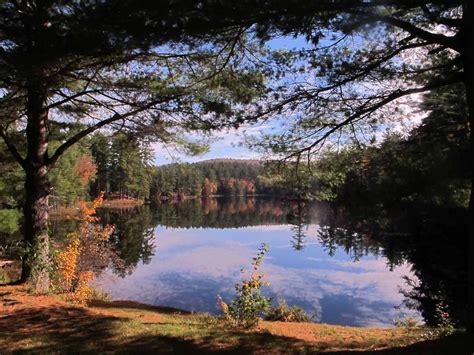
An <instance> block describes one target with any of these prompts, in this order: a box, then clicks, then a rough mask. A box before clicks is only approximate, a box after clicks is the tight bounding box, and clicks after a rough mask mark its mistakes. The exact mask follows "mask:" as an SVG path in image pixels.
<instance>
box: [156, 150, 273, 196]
mask: <svg viewBox="0 0 474 355" xmlns="http://www.w3.org/2000/svg"><path fill="white" fill-rule="evenodd" d="M276 193H279V191H276V187H274V186H272V185H271V184H269V183H268V182H267V179H265V177H264V166H263V163H262V162H261V161H259V160H250V159H247V160H239V159H212V160H206V161H202V162H198V163H192V164H189V163H184V164H169V165H164V166H160V167H157V168H156V170H155V174H154V176H153V179H152V183H151V193H150V195H151V197H152V199H155V200H166V199H183V198H185V197H189V196H213V195H227V196H243V195H255V194H276Z"/></svg>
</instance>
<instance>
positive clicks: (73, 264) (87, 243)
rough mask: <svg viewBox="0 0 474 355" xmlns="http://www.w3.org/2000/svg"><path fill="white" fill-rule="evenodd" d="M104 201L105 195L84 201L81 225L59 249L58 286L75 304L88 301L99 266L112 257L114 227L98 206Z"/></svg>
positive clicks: (80, 218) (80, 219) (57, 260)
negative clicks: (102, 218) (105, 222)
mask: <svg viewBox="0 0 474 355" xmlns="http://www.w3.org/2000/svg"><path fill="white" fill-rule="evenodd" d="M102 203H103V194H101V195H100V196H99V197H97V198H96V199H95V200H94V201H92V203H90V204H88V203H86V202H81V203H80V206H81V213H80V215H79V217H77V220H78V222H79V223H78V228H77V230H76V231H75V232H73V233H70V234H68V236H67V239H68V240H67V245H66V246H65V247H64V248H63V249H62V250H61V251H59V252H58V253H57V254H56V256H55V258H54V260H55V269H54V271H55V275H54V276H55V277H54V279H55V284H56V289H57V290H58V291H59V292H61V293H64V294H66V297H67V299H69V300H70V301H72V302H75V303H86V302H87V301H88V300H89V298H90V295H91V292H92V289H91V287H90V286H89V282H90V281H91V280H93V279H94V278H95V276H96V272H97V270H98V267H97V266H103V265H105V264H106V263H107V260H108V258H109V255H108V254H109V251H108V249H107V241H108V239H109V237H110V235H111V233H112V231H113V227H112V226H105V227H103V226H101V225H100V224H99V223H97V222H98V220H99V219H98V217H96V216H95V214H96V209H97V207H99V206H100V205H101V204H102Z"/></svg>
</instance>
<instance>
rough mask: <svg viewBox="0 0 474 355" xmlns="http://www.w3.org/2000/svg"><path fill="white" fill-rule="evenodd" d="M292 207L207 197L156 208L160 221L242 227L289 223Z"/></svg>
mask: <svg viewBox="0 0 474 355" xmlns="http://www.w3.org/2000/svg"><path fill="white" fill-rule="evenodd" d="M288 210H289V207H288V206H286V205H285V204H284V203H282V202H280V201H275V200H265V199H256V198H232V199H228V198H222V199H215V198H212V199H211V198H208V199H202V200H200V199H194V200H187V201H183V202H179V203H171V204H169V203H162V204H158V205H156V207H154V208H153V214H154V216H155V218H156V220H157V222H158V224H161V225H164V226H167V227H175V228H241V227H248V226H259V225H272V224H286V219H285V215H286V214H287V213H288Z"/></svg>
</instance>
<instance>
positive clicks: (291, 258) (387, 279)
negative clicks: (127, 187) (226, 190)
mask: <svg viewBox="0 0 474 355" xmlns="http://www.w3.org/2000/svg"><path fill="white" fill-rule="evenodd" d="M333 217H334V216H333V215H332V213H331V210H330V209H329V208H328V207H327V206H326V205H324V204H311V205H308V204H301V203H300V204H298V203H289V202H280V201H272V200H265V199H256V198H251V199H240V200H224V199H213V200H208V201H200V200H199V201H198V200H193V201H187V202H184V203H179V204H163V205H160V206H158V207H154V208H151V207H143V208H140V209H137V210H132V211H115V212H114V211H105V212H103V213H102V219H103V220H104V222H107V223H114V224H115V225H116V234H115V236H114V238H115V241H116V244H117V246H118V249H119V250H120V256H121V257H122V259H124V264H123V265H121V266H120V267H119V268H115V269H114V268H110V269H109V270H107V271H106V272H104V273H102V274H101V276H100V277H99V278H98V280H97V281H96V286H98V287H100V288H101V289H103V290H104V291H106V292H108V293H110V294H111V295H112V296H113V298H114V299H120V300H133V301H138V302H143V303H148V304H157V305H165V306H172V307H177V308H182V309H186V310H191V311H199V312H201V311H203V312H209V313H218V312H219V309H218V308H217V305H216V297H217V295H220V296H221V297H222V298H223V299H224V300H226V301H230V300H231V299H232V297H233V295H234V284H235V283H236V282H238V281H239V280H241V279H242V274H241V272H240V270H241V269H242V268H248V267H249V266H250V263H251V261H252V257H253V256H255V254H256V253H257V250H258V247H259V246H260V244H261V243H267V244H268V245H269V246H270V251H269V252H268V254H267V255H266V258H265V261H264V264H263V267H262V271H263V272H264V273H265V274H266V279H267V280H268V281H269V282H270V286H269V287H268V288H267V291H266V293H267V294H268V295H271V296H272V297H273V298H274V299H275V300H277V299H278V298H280V297H283V298H284V299H285V300H286V301H287V303H288V304H290V305H298V306H300V307H302V308H303V309H304V310H305V311H307V312H308V313H309V314H310V315H313V316H314V320H315V321H318V322H325V323H332V324H340V325H350V326H360V327H371V326H390V325H393V321H394V319H395V318H400V317H403V316H405V315H407V314H409V315H411V316H417V314H416V313H415V312H414V311H411V310H408V309H406V308H405V307H403V306H402V307H400V308H398V309H397V308H396V307H397V306H400V305H401V304H402V301H403V299H404V297H403V295H402V294H401V293H400V292H399V290H400V287H403V288H406V287H407V286H406V283H405V281H404V279H403V277H404V276H408V277H411V278H414V275H412V272H411V267H410V265H409V264H408V263H406V262H399V263H397V265H396V266H395V265H393V263H390V262H389V260H388V259H387V258H386V257H384V256H383V248H382V247H381V246H380V245H377V244H374V243H371V241H370V240H368V239H367V238H366V237H365V236H361V235H358V234H357V233H352V234H350V235H348V233H350V232H348V231H347V230H346V229H344V228H342V227H340V228H339V227H338V226H337V225H336V226H334V223H335V221H334V218H333ZM336 224H337V221H336ZM329 225H330V226H329ZM349 241H350V242H349Z"/></svg>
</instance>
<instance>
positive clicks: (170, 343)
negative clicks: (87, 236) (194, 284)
mask: <svg viewBox="0 0 474 355" xmlns="http://www.w3.org/2000/svg"><path fill="white" fill-rule="evenodd" d="M110 307H112V306H110ZM127 308H130V307H129V306H127ZM140 309H142V308H140ZM129 321H130V320H129V319H125V318H119V317H110V316H105V315H99V314H95V313H93V312H91V311H90V310H88V309H85V308H80V307H73V306H61V307H37V308H25V309H20V310H18V311H16V312H15V313H13V314H9V315H6V316H4V317H2V318H0V330H1V332H0V354H3V353H11V352H15V351H19V352H20V351H21V352H25V350H26V351H27V352H31V353H78V352H80V353H93V352H96V353H97V352H98V353H103V352H112V353H158V354H162V353H164V354H167V353H169V354H171V353H173V354H212V353H224V354H242V353H244V354H245V353H254V352H257V353H260V354H279V353H287V354H288V353H319V352H323V351H324V350H326V351H330V349H331V348H334V347H336V346H337V345H338V344H327V343H319V344H318V343H308V342H304V341H302V340H298V339H294V338H288V337H284V336H276V335H272V334H270V333H265V332H252V331H249V332H246V331H231V330H226V329H222V327H217V326H216V327H215V329H214V328H212V327H211V328H208V331H207V332H204V333H202V334H201V335H199V336H196V338H195V340H193V339H189V337H180V336H173V335H169V334H170V332H169V331H166V330H165V331H163V330H164V328H160V327H161V326H165V325H159V324H158V325H155V326H156V327H153V326H150V328H147V325H143V324H142V325H141V326H140V327H141V328H139V329H138V330H136V329H130V331H131V332H130V335H129V336H127V334H126V333H127V330H124V329H128V328H127V327H126V326H125V327H124V325H127V324H128V323H127V322H129ZM183 326H184V327H188V326H189V325H186V324H184V325H183ZM202 327H203V328H206V324H203V325H202ZM134 331H136V333H137V334H136V335H133V332H134ZM124 332H125V334H124ZM467 349H468V345H467V336H465V335H453V336H451V337H447V338H444V339H441V340H436V341H426V342H422V343H419V344H415V345H412V346H409V347H406V348H395V349H388V350H382V351H365V352H358V354H405V353H411V354H469V352H467ZM348 353H351V352H349V351H347V352H333V353H332V354H348Z"/></svg>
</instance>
